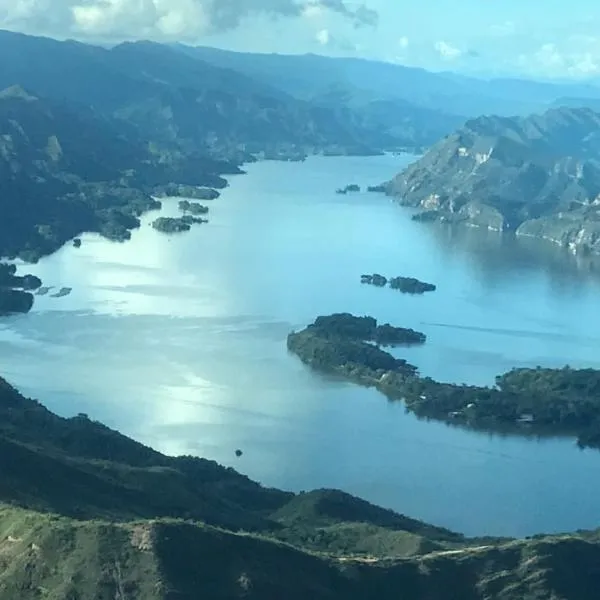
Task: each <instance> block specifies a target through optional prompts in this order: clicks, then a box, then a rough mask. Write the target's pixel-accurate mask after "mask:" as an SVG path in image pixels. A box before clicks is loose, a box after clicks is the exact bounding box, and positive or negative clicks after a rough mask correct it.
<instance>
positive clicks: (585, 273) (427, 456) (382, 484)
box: [0, 156, 600, 535]
mask: <svg viewBox="0 0 600 600" xmlns="http://www.w3.org/2000/svg"><path fill="white" fill-rule="evenodd" d="M408 160H409V159H408V158H407V157H401V158H398V157H389V156H388V157H377V158H367V159H365V158H339V159H338V158H314V159H311V160H308V161H307V162H306V163H273V162H265V163H260V164H256V165H251V166H250V167H249V174H248V175H247V176H238V177H234V178H232V179H231V187H230V188H229V189H228V190H226V191H225V193H224V194H223V196H222V197H221V198H220V199H219V200H216V201H214V202H213V203H212V204H211V214H210V219H211V222H210V224H208V225H204V226H200V227H198V228H196V229H193V230H192V231H191V232H190V233H188V234H183V235H180V236H171V237H169V236H165V235H161V234H159V233H157V232H155V231H154V230H153V229H152V228H151V227H150V226H149V225H148V220H150V219H153V218H155V217H156V214H154V215H151V216H149V217H148V219H147V220H146V223H145V224H144V226H143V227H142V228H141V230H139V231H138V232H135V233H134V236H133V240H132V241H131V242H129V243H126V244H112V243H110V242H107V241H105V240H102V239H99V238H98V237H96V236H92V235H90V236H84V238H83V246H82V247H81V248H80V249H73V248H71V247H65V248H63V250H61V251H60V252H58V253H57V254H56V255H54V256H52V257H50V258H48V259H45V260H44V261H42V262H41V263H40V264H39V265H36V266H35V267H33V268H31V269H29V270H30V271H31V272H35V273H36V274H39V275H40V276H41V277H42V278H43V280H44V283H45V285H55V286H57V287H60V286H69V287H73V292H72V294H71V295H70V296H67V297H64V298H50V297H39V298H37V300H36V306H35V309H34V311H33V312H32V313H31V314H29V315H26V316H20V317H16V318H11V319H8V320H3V321H0V357H1V361H2V374H3V375H4V376H6V377H7V378H9V379H10V380H11V381H12V382H13V383H15V384H16V385H18V386H19V387H20V388H21V389H22V390H24V391H25V392H26V393H28V394H30V395H32V396H35V397H38V398H40V399H41V400H42V401H43V402H44V403H45V404H46V405H47V406H48V407H49V408H51V409H52V410H54V411H56V412H58V413H59V414H62V415H65V416H71V415H73V414H76V413H78V412H85V413H88V414H89V415H90V417H92V418H95V419H99V420H101V421H104V422H105V423H107V424H109V425H110V426H113V427H116V428H118V429H120V430H121V431H123V432H124V433H126V434H128V435H131V436H133V437H135V438H136V439H139V440H140V441H143V442H145V443H147V444H150V445H152V446H154V447H156V448H158V449H160V450H162V451H164V452H167V453H172V454H179V453H192V454H197V455H201V456H205V457H208V458H212V459H216V460H218V461H219V462H221V463H223V464H226V465H230V466H234V467H236V468H237V469H239V470H240V471H242V472H244V473H246V474H248V475H249V476H250V477H252V478H255V479H257V480H259V481H261V482H263V483H265V484H268V485H274V486H278V487H283V488H287V489H292V490H302V489H309V488H316V487H338V488H341V489H344V490H346V491H348V492H351V493H354V494H358V495H361V496H363V497H365V498H367V499H369V500H371V501H373V502H376V503H379V504H382V505H384V506H387V507H391V508H394V509H396V510H398V511H401V512H404V513H406V514H408V515H411V516H413V517H418V518H422V519H425V520H427V521H430V522H433V523H436V524H439V525H444V526H447V527H450V528H453V529H456V530H460V531H463V532H466V533H468V534H485V533H490V534H505V535H526V534H532V533H538V532H542V531H564V530H571V529H576V528H592V527H597V526H600V505H599V504H598V500H597V499H598V497H599V496H600V452H598V451H580V450H578V449H577V447H576V446H575V444H574V441H573V440H572V439H550V440H548V439H545V440H538V439H523V438H515V437H500V436H492V435H486V434H478V433H473V432H467V431H463V430H461V429H456V428H452V427H448V426H446V425H444V424H440V423H435V422H424V421H419V420H417V419H416V418H414V417H413V416H411V415H407V414H405V412H404V409H403V407H402V406H401V405H400V404H392V403H389V402H388V401H387V400H386V399H385V398H384V397H383V396H381V395H380V394H379V393H378V392H376V391H374V390H366V389H362V388H360V387H357V386H354V385H352V384H347V383H344V382H340V381H335V380H331V379H330V378H327V377H324V376H321V375H318V374H316V373H313V372H311V371H309V370H308V369H306V368H305V367H303V366H302V365H301V364H300V363H299V361H298V360H297V359H295V358H294V357H293V356H290V355H288V354H287V352H286V348H285V338H286V335H287V333H288V332H289V331H290V330H291V329H294V328H300V327H302V326H304V325H305V324H306V323H308V322H309V321H312V320H313V319H314V317H315V316H316V315H318V314H326V313H331V312H336V311H350V312H354V313H359V314H371V315H373V316H376V317H377V318H379V319H381V320H384V321H390V322H392V323H394V324H397V325H402V326H407V327H413V328H416V329H420V330H422V331H424V332H425V333H427V335H428V336H429V341H428V343H427V345H426V346H424V347H422V348H418V349H411V350H409V351H408V350H407V351H404V352H405V355H406V356H407V358H409V360H410V361H412V362H414V363H415V364H417V365H419V366H420V368H421V371H422V372H423V373H425V374H429V375H432V376H434V377H437V378H441V379H445V380H452V381H458V382H462V381H468V382H473V383H481V384H485V383H491V382H492V381H493V377H494V375H496V374H497V373H500V372H501V371H504V370H506V369H508V368H510V367H512V366H524V365H531V366H535V365H537V364H542V365H551V366H562V365H564V364H565V363H569V364H571V365H574V366H594V367H597V368H600V353H599V352H598V348H599V347H600V320H599V319H598V318H597V314H598V301H599V299H600V284H599V283H598V281H599V279H598V278H597V275H596V274H595V273H594V271H593V269H592V267H591V266H590V265H589V264H586V263H585V262H578V261H576V260H575V259H574V258H573V257H571V256H569V255H566V254H564V253H562V252H561V251H559V250H556V249H554V248H552V247H548V246H546V245H543V244H542V245H538V244H534V243H527V244H525V243H523V242H521V243H517V242H514V241H511V240H507V239H505V240H502V238H500V237H498V236H497V235H495V234H487V233H484V232H479V231H476V230H469V229H462V230H460V231H455V230H452V229H447V228H446V229H444V228H440V227H435V226H427V225H423V224H417V223H413V222H412V221H411V220H410V214H409V212H408V211H407V210H406V209H402V208H400V207H398V206H397V205H395V204H393V203H392V202H391V201H390V200H389V199H387V198H385V197H383V196H380V195H377V194H357V195H348V196H339V195H336V194H335V193H333V191H334V190H335V188H337V187H339V186H341V185H345V184H347V183H350V182H356V183H359V184H362V185H366V184H374V183H379V182H381V181H382V180H384V179H387V178H389V177H390V176H392V175H393V174H394V173H395V172H397V171H398V170H399V169H400V167H401V166H402V164H405V163H406V162H408ZM163 212H164V213H165V214H169V213H172V214H176V213H177V210H176V201H169V202H166V203H165V208H164V210H163ZM373 271H379V272H381V273H384V274H386V275H413V276H417V277H420V278H422V279H424V280H427V281H431V282H433V283H436V284H437V285H438V291H437V292H435V293H433V294H430V295H426V296H423V297H414V298H413V297H408V296H403V295H401V294H399V293H396V292H394V291H392V290H388V289H376V288H373V287H370V286H363V285H361V284H360V283H359V281H360V275H361V273H365V272H373ZM236 448H241V449H242V450H243V451H244V455H243V456H242V457H241V458H239V459H238V458H236V457H235V455H234V452H235V449H236Z"/></svg>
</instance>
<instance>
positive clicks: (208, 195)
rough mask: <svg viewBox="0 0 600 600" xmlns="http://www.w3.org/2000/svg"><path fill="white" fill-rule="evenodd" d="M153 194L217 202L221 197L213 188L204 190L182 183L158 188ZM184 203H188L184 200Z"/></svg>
mask: <svg viewBox="0 0 600 600" xmlns="http://www.w3.org/2000/svg"><path fill="white" fill-rule="evenodd" d="M153 194H154V195H155V196H161V197H167V196H169V197H172V198H193V199H194V200H216V199H217V198H218V197H219V196H220V193H219V192H218V191H217V190H214V189H212V188H202V187H197V186H193V185H184V184H181V183H179V184H177V183H170V184H167V185H161V186H156V187H155V188H154V189H153ZM184 202H187V200H184ZM180 204H181V203H180Z"/></svg>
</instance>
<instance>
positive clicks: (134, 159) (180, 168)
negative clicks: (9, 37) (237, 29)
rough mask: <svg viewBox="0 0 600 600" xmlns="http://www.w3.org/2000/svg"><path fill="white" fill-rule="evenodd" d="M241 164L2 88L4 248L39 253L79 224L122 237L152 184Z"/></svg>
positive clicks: (197, 178)
mask: <svg viewBox="0 0 600 600" xmlns="http://www.w3.org/2000/svg"><path fill="white" fill-rule="evenodd" d="M236 171H238V169H237V166H236V165H235V164H231V163H225V162H222V161H217V160H214V159H211V158H209V157H207V156H201V155H197V154H193V153H190V154H189V155H185V154H184V153H182V152H181V151H179V150H178V149H176V148H174V149H171V148H169V147H168V146H166V145H163V146H159V145H155V149H154V150H152V149H151V148H150V146H149V145H148V143H147V142H144V141H143V140H142V139H141V137H140V135H139V133H138V131H137V129H136V128H135V127H131V126H127V125H125V124H121V123H120V122H118V121H116V120H115V119H114V118H111V117H108V116H105V115H102V114H100V113H98V112H97V111H95V110H93V109H91V108H88V107H85V106H80V105H76V104H67V103H65V102H64V101H56V100H48V99H44V98H41V97H36V96H34V95H33V94H32V93H30V92H29V91H27V90H24V89H23V88H22V87H20V86H13V87H10V88H7V89H6V90H4V91H2V92H0V211H1V213H2V215H3V219H2V222H1V224H0V256H8V257H14V256H20V257H22V258H25V259H26V260H36V259H37V258H39V257H40V256H42V255H44V254H48V253H50V252H53V251H54V250H56V249H58V248H59V247H60V246H61V245H62V244H63V243H65V242H66V241H67V240H69V239H71V238H72V237H74V236H76V235H79V234H80V233H81V232H83V231H97V232H100V233H102V234H104V235H106V236H107V237H110V238H113V239H117V240H122V239H127V238H128V236H129V230H130V229H132V228H134V227H137V226H138V225H139V221H138V218H137V217H139V216H140V214H141V213H142V212H144V211H145V210H148V209H151V208H157V207H159V206H160V204H159V203H157V202H156V201H155V200H153V199H152V198H151V197H150V195H149V193H150V192H151V191H152V190H153V188H154V186H157V185H161V184H166V183H169V182H171V181H174V180H177V181H180V182H182V183H188V184H193V185H209V186H215V187H223V186H225V185H226V181H225V180H224V179H223V178H222V177H221V176H220V174H221V173H227V172H229V173H233V172H236Z"/></svg>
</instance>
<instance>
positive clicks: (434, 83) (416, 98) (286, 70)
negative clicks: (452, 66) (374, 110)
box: [177, 45, 600, 137]
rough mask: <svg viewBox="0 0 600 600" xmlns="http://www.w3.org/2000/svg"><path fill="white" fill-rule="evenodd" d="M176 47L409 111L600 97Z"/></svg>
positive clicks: (355, 64)
mask: <svg viewBox="0 0 600 600" xmlns="http://www.w3.org/2000/svg"><path fill="white" fill-rule="evenodd" d="M177 47H178V48H179V49H181V50H182V51H183V52H186V53H187V54H189V55H190V56H194V57H197V58H201V59H202V60H204V61H206V62H209V63H211V64H213V65H215V66H219V67H225V68H228V69H234V70H238V71H240V72H243V73H246V74H247V75H249V76H251V77H252V78H253V79H255V80H258V81H262V82H263V83H265V84H268V85H271V86H273V87H276V88H278V89H281V90H284V91H286V92H287V93H289V94H290V95H292V96H294V97H298V98H304V99H307V100H315V99H317V100H318V99H319V98H321V97H323V96H325V97H327V96H329V95H330V94H331V93H332V91H333V92H334V93H345V94H347V95H349V96H350V97H351V98H352V99H353V102H354V103H355V105H359V106H360V105H362V106H364V105H368V103H369V102H372V101H378V100H392V99H394V100H398V101H404V102H405V103H408V104H405V107H408V106H412V108H413V109H419V110H424V109H428V110H430V111H436V112H440V113H442V114H446V115H458V116H464V117H475V116H479V115H482V114H498V115H505V116H507V115H513V114H519V115H526V114H529V113H532V112H536V111H542V110H544V109H545V108H549V107H550V106H551V105H553V103H555V102H556V101H557V100H559V99H560V98H563V97H571V98H578V99H580V100H581V101H586V100H587V99H590V98H591V99H593V98H595V99H600V87H598V86H597V85H594V84H592V83H552V82H537V81H530V80H525V79H510V78H498V79H490V80H485V79H477V78H474V77H467V76H463V75H457V74H455V73H432V72H430V71H426V70H424V69H419V68H414V67H405V66H403V65H398V64H393V63H387V62H377V61H372V60H365V59H358V58H330V57H325V56H319V55H316V54H305V55H282V54H251V53H241V52H231V51H228V50H219V49H216V48H207V47H196V48H192V47H189V46H184V45H178V46H177ZM400 106H401V105H400ZM446 133H449V131H447V132H446ZM440 137H441V136H440Z"/></svg>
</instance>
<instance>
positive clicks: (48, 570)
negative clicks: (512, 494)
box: [0, 379, 600, 600]
mask: <svg viewBox="0 0 600 600" xmlns="http://www.w3.org/2000/svg"><path fill="white" fill-rule="evenodd" d="M20 507H28V508H29V509H35V510H37V511H38V512H31V511H29V510H25V509H23V508H20ZM44 513H46V514H44ZM53 513H54V514H53ZM55 513H58V514H59V515H62V516H57V515H56V514H55ZM141 519H143V520H141ZM202 522H204V523H202ZM205 523H209V524H210V523H212V524H213V525H217V526H219V527H220V528H219V529H217V528H215V527H214V526H210V525H207V524H205ZM224 528H225V529H224ZM240 529H243V530H246V531H251V532H252V533H242V532H240V531H239V530H240ZM232 530H237V531H238V532H237V533H233V532H232ZM599 540H600V535H599V534H598V532H595V533H593V532H592V533H585V534H583V533H582V534H581V535H578V536H557V537H543V536H538V537H537V538H536V539H533V540H525V541H510V540H492V539H489V540H469V539H465V538H464V537H463V536H461V535H458V534H455V533H452V532H451V531H448V530H446V529H442V528H439V527H434V526H431V525H427V524H425V523H421V522H419V521H416V520H413V519H410V518H408V517H405V516H403V515H399V514H396V513H394V512H392V511H389V510H384V509H382V508H379V507H377V506H374V505H372V504H369V503H368V502H364V501H362V500H359V499H358V498H354V497H352V496H350V495H348V494H344V493H342V492H339V491H336V490H318V491H314V492H309V493H305V494H299V495H294V494H290V493H285V492H281V491H278V490H270V489H265V488H263V487H261V486H259V485H258V484H256V483H253V482H252V481H250V480H249V479H247V478H246V477H244V476H242V475H239V474H238V473H236V472H235V471H233V470H231V469H225V468H223V467H220V466H219V465H217V464H216V463H213V462H210V461H206V460H203V459H198V458H192V457H178V458H171V457H166V456H164V455H162V454H160V453H158V452H156V451H154V450H152V449H150V448H147V447H145V446H143V445H141V444H139V443H137V442H134V441H133V440H130V439H128V438H126V437H124V436H122V435H120V434H119V433H117V432H116V431H113V430H111V429H108V428H107V427H104V426H103V425H101V424H99V423H96V422H94V421H91V420H90V419H89V418H88V417H87V416H86V415H79V416H77V417H74V418H72V419H63V418H60V417H58V416H56V415H54V414H52V413H50V412H49V411H47V410H46V409H45V408H44V407H43V406H42V405H41V404H39V403H38V402H35V401H32V400H27V399H26V398H24V397H22V396H21V395H20V394H19V393H18V392H17V391H16V390H14V389H13V388H12V387H11V386H10V385H9V384H8V383H6V382H5V381H4V380H2V379H0V597H2V598H7V600H8V599H10V600H12V599H13V598H19V600H39V598H41V597H43V598H46V599H48V600H65V599H67V598H68V599H69V600H73V599H77V600H114V599H115V598H118V599H124V598H127V599H129V600H200V599H201V598H210V599H211V600H212V599H215V600H217V599H222V600H236V599H238V598H250V599H252V598H254V599H256V600H263V599H265V598H289V599H292V600H293V599H296V598H297V599H298V600H304V599H305V598H311V599H314V600H321V599H322V600H371V599H373V598H377V600H397V599H398V598H409V599H411V600H412V599H413V598H414V599H415V600H416V599H417V598H419V599H420V598H427V599H430V600H464V599H467V600H471V599H472V600H489V599H497V600H529V599H531V600H537V599H540V600H541V599H543V600H546V599H549V598H557V599H560V600H595V599H596V597H597V582H598V578H599V577H600V572H599V571H598V564H600V542H599ZM283 542H285V543H283Z"/></svg>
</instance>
